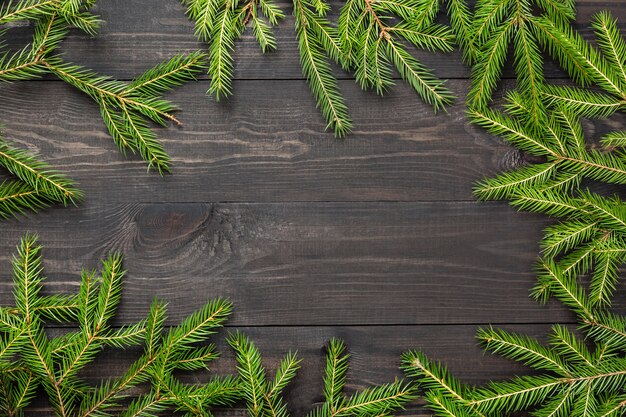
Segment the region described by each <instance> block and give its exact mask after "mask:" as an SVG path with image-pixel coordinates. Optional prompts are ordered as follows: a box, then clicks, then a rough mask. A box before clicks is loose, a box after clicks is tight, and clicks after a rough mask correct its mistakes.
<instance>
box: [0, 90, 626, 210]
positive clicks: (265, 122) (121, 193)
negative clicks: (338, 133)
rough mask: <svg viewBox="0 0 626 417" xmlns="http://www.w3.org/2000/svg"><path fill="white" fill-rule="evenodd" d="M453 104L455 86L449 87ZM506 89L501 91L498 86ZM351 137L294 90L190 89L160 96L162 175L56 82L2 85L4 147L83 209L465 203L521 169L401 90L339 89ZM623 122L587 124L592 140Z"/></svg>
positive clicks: (458, 118) (450, 117) (508, 153)
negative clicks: (27, 159)
mask: <svg viewBox="0 0 626 417" xmlns="http://www.w3.org/2000/svg"><path fill="white" fill-rule="evenodd" d="M451 85H452V87H453V90H455V91H456V92H457V94H458V95H459V96H460V97H463V96H464V95H465V92H466V91H467V88H468V82H467V81H466V80H457V81H454V82H452V83H451ZM507 85H509V86H510V85H511V84H510V83H508V84H507ZM341 86H342V88H344V92H345V94H346V97H347V101H348V103H349V104H350V107H351V113H352V116H353V118H354V120H355V125H356V130H355V132H354V133H353V134H352V135H350V136H349V137H348V138H346V139H343V140H337V139H334V138H333V136H332V134H331V133H323V130H324V122H323V121H322V118H321V116H320V114H319V112H318V111H317V109H316V108H315V103H314V101H313V99H312V98H311V96H310V94H309V92H308V88H307V86H306V83H305V82H304V81H299V80H292V81H272V82H267V81H239V82H236V83H235V88H236V90H238V93H237V94H236V96H235V97H233V98H232V99H231V100H230V101H228V102H226V103H223V104H217V103H215V102H214V101H212V100H210V99H208V98H206V97H205V96H204V94H203V91H201V89H199V88H198V85H196V84H190V85H187V86H185V87H184V88H182V89H180V90H177V91H176V92H175V93H173V94H171V95H170V96H169V97H170V98H171V99H172V100H173V101H174V102H175V103H177V104H178V105H179V106H180V107H181V108H182V109H183V110H182V111H181V112H180V114H179V117H180V119H181V120H182V122H183V126H182V127H171V128H169V129H163V128H158V133H159V136H160V138H161V139H162V141H163V143H164V145H165V147H166V149H167V151H168V152H169V153H170V154H171V156H172V159H173V175H166V176H165V177H160V176H159V175H157V174H154V173H151V174H147V173H146V164H145V163H144V162H143V161H141V160H140V159H139V158H138V157H137V156H133V155H130V156H128V157H124V156H123V155H121V154H120V153H119V151H118V149H117V148H116V146H115V144H114V143H113V141H112V139H111V138H110V136H109V135H108V133H107V132H106V129H105V126H104V123H103V122H102V120H101V117H100V114H99V111H98V108H97V106H96V105H95V104H94V103H93V102H92V101H91V100H90V99H89V98H88V97H86V96H84V95H82V94H81V93H79V92H77V91H75V90H74V89H72V88H71V87H69V86H67V85H64V84H63V83H60V82H43V83H42V82H24V83H17V84H13V85H8V86H3V87H2V94H3V100H2V101H0V112H1V113H2V115H3V116H2V121H3V123H5V125H6V126H5V129H4V131H5V134H6V136H7V138H8V139H9V140H10V141H12V142H14V143H15V144H16V145H17V146H21V147H28V148H29V149H31V150H32V151H33V152H37V153H39V154H40V155H41V156H42V158H43V159H44V160H47V161H48V162H50V163H51V164H52V165H53V166H54V167H55V168H57V169H61V170H63V171H65V172H67V173H68V175H69V176H70V177H72V178H74V179H76V180H77V181H78V182H79V184H80V186H81V188H82V189H83V190H84V191H85V192H86V195H87V199H88V201H89V202H91V203H92V204H101V205H103V206H106V205H108V204H111V203H122V202H216V201H236V202H249V201H263V202H272V201H283V202H289V201H443V200H452V201H458V200H467V201H473V196H472V186H473V183H474V182H475V181H477V180H479V179H481V178H483V177H484V176H487V175H493V174H495V173H497V172H500V171H503V170H508V169H512V168H515V167H517V166H519V165H520V164H523V163H524V162H525V157H524V155H523V154H522V153H520V152H518V151H516V150H514V149H513V148H511V147H509V146H507V145H505V144H504V143H503V142H502V141H501V139H500V138H497V137H494V136H491V135H489V134H487V133H485V131H484V130H482V129H480V128H476V127H473V126H468V123H467V119H466V118H465V114H464V111H465V109H464V106H463V105H462V103H457V105H455V106H454V107H452V108H451V109H450V110H449V113H440V114H437V115H433V113H432V109H431V108H430V106H427V105H425V104H423V103H422V102H421V101H420V100H419V98H418V97H417V96H416V95H415V94H414V93H413V92H412V91H411V90H410V89H409V88H408V87H407V86H405V85H398V86H397V88H396V89H394V91H393V92H391V93H390V94H389V95H388V96H387V97H384V98H380V97H377V96H375V95H373V94H370V93H364V92H361V91H359V90H358V88H357V87H356V86H355V85H354V84H353V83H351V82H350V81H344V82H342V83H341ZM624 120H626V116H624V115H620V116H616V117H615V118H613V119H611V120H609V121H603V122H598V121H594V122H590V123H588V124H587V132H588V133H589V135H590V137H596V138H598V137H599V136H600V135H601V134H603V133H606V132H608V131H609V130H611V129H619V126H620V125H622V126H623V121H624Z"/></svg>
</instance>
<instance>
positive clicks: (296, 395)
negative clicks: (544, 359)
mask: <svg viewBox="0 0 626 417" xmlns="http://www.w3.org/2000/svg"><path fill="white" fill-rule="evenodd" d="M476 329H477V328H476V326H473V325H470V326H397V327H389V326H366V327H358V326H356V327H261V328H259V327H248V328H245V327H244V328H241V327H234V328H227V329H225V330H224V331H221V332H219V333H218V334H217V335H215V336H214V337H213V338H212V340H213V341H214V342H215V343H216V344H217V349H218V351H219V352H222V354H223V355H222V357H221V358H220V359H218V360H217V361H215V362H214V365H213V366H212V367H211V370H210V372H196V373H192V374H189V373H187V374H181V380H182V381H184V382H185V383H202V382H203V381H206V380H208V378H210V377H211V376H212V375H229V374H234V369H235V362H234V358H233V354H232V351H231V350H230V348H229V347H228V346H227V345H226V344H225V343H224V336H225V335H226V334H227V332H231V331H236V330H239V331H242V332H244V333H245V334H247V335H248V336H249V337H250V338H251V339H252V340H254V342H255V343H256V345H257V346H258V347H259V349H260V350H261V352H262V354H263V357H264V364H265V365H266V366H267V368H268V369H269V370H270V372H269V375H270V376H273V373H274V371H275V369H276V367H277V365H278V362H279V361H280V359H281V358H282V357H283V356H284V355H286V354H287V352H289V351H296V350H297V352H298V355H299V357H300V358H302V360H303V362H302V369H301V370H300V371H299V372H298V375H297V376H296V378H295V379H294V381H293V382H292V383H291V385H290V386H289V387H288V389H287V391H286V393H287V396H286V399H287V401H288V404H289V409H290V411H291V413H292V415H294V416H304V415H306V413H307V412H308V411H310V410H311V408H313V407H314V406H315V405H316V404H319V403H320V402H321V401H323V397H322V377H323V366H324V355H325V353H324V346H325V345H326V343H327V342H328V340H330V338H332V337H337V338H341V339H343V340H344V341H345V342H346V345H347V347H348V350H349V352H350V354H351V366H350V372H349V374H348V384H347V386H346V391H345V392H346V393H348V394H350V393H353V392H355V391H356V390H361V389H364V388H366V387H368V386H370V385H372V384H382V383H386V382H391V381H393V380H394V378H396V377H398V378H402V377H403V374H402V373H401V372H400V370H399V369H398V366H399V364H400V356H401V355H402V353H403V352H406V351H408V350H410V349H417V350H421V351H423V352H425V353H426V354H427V355H429V357H430V358H431V359H433V360H438V361H441V362H443V363H445V364H446V365H447V366H448V367H449V369H450V370H451V372H452V373H453V374H454V375H455V376H457V377H459V378H461V380H462V381H464V382H466V383H470V384H481V383H485V382H488V381H489V380H501V379H506V378H510V377H512V376H513V375H522V374H526V373H528V369H527V368H525V367H522V366H520V365H519V364H517V363H514V362H512V361H509V360H504V359H502V358H501V357H497V356H493V355H491V354H484V353H483V351H482V350H481V349H480V348H479V347H478V346H477V344H476V341H475V339H474V334H475V332H476ZM506 329H507V330H510V331H515V332H520V333H523V334H527V335H529V336H532V337H539V338H540V339H544V338H545V334H546V333H547V332H549V326H547V325H516V326H506ZM140 354H141V350H140V349H138V348H131V349H128V350H126V351H120V350H113V349H107V350H105V351H104V352H102V354H100V355H99V357H98V359H97V361H96V362H95V363H94V364H93V365H92V366H89V367H87V368H85V370H84V371H83V372H82V376H83V377H84V378H85V379H86V380H87V381H88V382H89V383H90V384H96V383H97V382H98V381H100V380H102V379H103V378H107V377H110V376H116V375H120V374H121V373H122V372H123V371H124V370H125V369H126V368H127V367H128V366H129V365H130V364H131V363H132V361H133V360H134V359H135V358H137V357H138V356H139V355H140ZM422 404H423V403H422V401H421V400H418V401H415V402H414V403H412V404H410V406H409V407H408V409H407V412H406V414H405V413H403V414H402V415H407V416H426V415H430V414H429V413H428V412H427V411H426V410H425V409H424V408H423V406H422ZM43 406H44V404H43V403H42V404H40V407H41V408H39V410H40V412H39V413H33V415H41V414H44V411H43ZM244 413H245V411H244V409H243V407H240V406H239V407H235V409H232V410H227V411H226V412H220V413H218V414H219V415H233V416H234V415H237V416H242V417H243V415H244Z"/></svg>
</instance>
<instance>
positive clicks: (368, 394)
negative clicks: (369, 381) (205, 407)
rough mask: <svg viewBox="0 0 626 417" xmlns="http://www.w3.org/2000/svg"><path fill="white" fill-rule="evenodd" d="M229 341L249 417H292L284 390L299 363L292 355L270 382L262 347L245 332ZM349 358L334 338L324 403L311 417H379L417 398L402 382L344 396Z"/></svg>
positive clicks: (235, 335)
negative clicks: (255, 343)
mask: <svg viewBox="0 0 626 417" xmlns="http://www.w3.org/2000/svg"><path fill="white" fill-rule="evenodd" d="M228 342H229V344H230V346H231V347H232V348H233V349H234V351H235V355H236V358H237V363H238V370H239V374H240V379H241V389H242V391H243V395H244V398H245V400H246V404H247V406H248V415H249V416H250V417H288V416H289V413H288V410H287V405H286V404H285V402H284V400H283V398H282V391H283V390H284V388H285V387H286V386H287V384H288V383H289V381H291V379H292V378H293V377H294V376H295V374H296V371H297V369H298V368H299V360H298V359H297V357H296V355H295V354H292V353H289V354H288V355H287V356H286V357H285V358H284V359H283V360H282V361H281V364H280V366H279V368H278V370H277V372H276V376H275V377H274V379H273V380H269V379H268V378H267V375H266V371H265V368H264V367H263V363H262V357H261V354H260V352H259V350H258V348H257V347H256V346H255V345H254V343H253V342H252V341H250V339H248V338H247V337H246V336H245V335H243V334H241V333H236V334H233V335H231V336H230V337H229V339H228ZM348 365H349V355H348V354H347V353H346V347H345V344H344V343H343V342H342V341H341V340H338V339H331V340H330V341H329V342H328V345H327V349H326V368H325V374H324V403H323V404H322V405H320V406H318V407H317V408H315V409H314V410H312V411H311V412H309V414H308V417H339V416H341V417H349V416H355V417H357V416H358V417H377V416H390V415H393V414H394V413H396V412H398V411H400V410H403V409H404V406H405V405H406V404H407V403H409V402H410V401H412V400H414V399H415V387H413V386H412V385H410V384H406V383H404V382H402V381H397V380H396V381H395V382H392V383H389V384H382V385H379V386H375V387H371V388H367V389H365V390H362V391H359V392H357V393H355V394H353V395H351V396H347V395H346V394H344V392H343V390H344V386H345V384H346V375H347V372H348Z"/></svg>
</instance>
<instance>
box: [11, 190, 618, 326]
mask: <svg viewBox="0 0 626 417" xmlns="http://www.w3.org/2000/svg"><path fill="white" fill-rule="evenodd" d="M547 224H548V222H547V221H546V219H545V218H544V217H543V216H540V215H529V214H519V213H516V212H515V211H514V210H513V209H511V208H509V207H507V206H506V205H505V204H498V203H490V204H477V203H463V202H455V203H447V202H439V203H288V204H259V203H251V204H229V203H226V204H202V203H189V204H133V205H107V206H105V207H103V206H101V205H96V206H90V205H89V204H87V205H85V206H84V207H82V208H80V209H70V210H62V209H60V210H53V211H51V212H49V213H46V214H42V215H38V216H36V217H34V218H33V219H32V220H29V221H28V222H26V223H22V222H16V221H11V222H8V223H5V225H4V228H3V239H2V241H1V246H0V261H1V262H2V265H3V267H2V268H0V302H8V301H10V299H11V292H10V287H11V286H10V285H9V284H8V282H9V274H10V272H9V268H8V262H9V258H8V257H9V254H10V253H12V247H13V246H14V245H15V243H16V242H17V241H18V239H19V236H21V235H22V234H23V233H24V232H25V231H27V230H31V231H37V232H39V233H40V235H41V241H42V243H43V244H44V245H45V246H46V250H45V253H44V256H45V265H46V266H47V272H46V274H47V276H48V277H49V281H50V282H49V284H50V287H49V288H51V290H52V291H53V292H54V291H75V290H76V288H77V285H78V277H77V274H78V273H79V272H80V270H81V268H82V267H89V268H92V267H95V266H97V261H98V259H101V258H102V257H104V256H105V255H106V254H107V253H109V252H111V251H121V252H122V253H123V254H124V255H125V256H126V262H125V266H126V269H127V270H128V271H129V272H128V277H127V280H126V284H125V289H126V292H125V294H126V295H125V297H124V302H123V304H122V308H121V311H120V320H122V321H125V320H130V319H133V318H135V317H137V316H138V315H143V314H145V312H146V311H147V308H148V306H149V303H150V301H151V299H152V298H153V297H155V296H158V297H160V298H163V299H165V300H167V301H168V302H169V303H170V306H171V311H172V315H173V318H174V319H177V320H178V319H180V318H181V317H183V316H185V315H187V314H189V312H190V311H192V310H193V309H196V308H198V307H199V306H200V305H202V304H203V303H204V302H205V301H206V300H207V299H209V298H211V297H216V296H225V297H229V298H231V299H232V301H233V302H234V303H235V305H236V313H235V315H234V317H233V324H236V325H264V326H266V325H294V326H297V325H369V324H390V325H392V324H393V325H397V324H440V323H448V324H450V323H490V322H493V323H532V322H540V323H546V322H547V323H551V322H554V321H571V319H572V317H571V316H570V314H569V313H568V312H567V311H566V310H565V309H564V308H562V307H561V306H560V305H558V304H556V303H555V304H550V305H549V306H547V307H542V306H539V305H538V304H537V303H535V302H534V301H532V300H530V299H529V297H528V292H529V290H530V288H531V287H532V285H533V282H534V279H535V278H534V275H533V273H532V268H533V263H534V260H535V257H536V253H537V251H538V247H537V246H538V244H537V241H538V239H539V237H540V234H541V229H542V228H543V227H544V226H546V225H547ZM620 305H622V303H621V302H620V300H617V306H620Z"/></svg>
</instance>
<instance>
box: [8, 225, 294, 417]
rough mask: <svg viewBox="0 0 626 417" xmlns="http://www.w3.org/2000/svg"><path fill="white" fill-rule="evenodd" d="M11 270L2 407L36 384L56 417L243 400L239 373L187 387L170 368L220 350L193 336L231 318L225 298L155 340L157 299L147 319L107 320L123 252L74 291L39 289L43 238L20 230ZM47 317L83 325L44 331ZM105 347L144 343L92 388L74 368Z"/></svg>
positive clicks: (200, 408)
mask: <svg viewBox="0 0 626 417" xmlns="http://www.w3.org/2000/svg"><path fill="white" fill-rule="evenodd" d="M13 275H14V285H15V290H14V296H15V302H16V304H15V305H16V307H15V308H13V309H11V310H8V309H6V308H1V309H0V333H2V335H1V336H0V410H5V411H6V412H7V413H11V415H21V413H22V412H23V410H24V408H25V407H26V406H27V405H28V404H29V402H30V400H31V399H32V398H33V397H34V395H35V392H36V390H37V388H38V387H40V386H41V387H43V389H44V391H45V393H46V394H47V396H48V397H49V400H50V403H51V405H52V407H53V408H54V412H55V415H57V416H60V417H75V416H81V417H88V416H89V417H91V416H105V415H111V413H113V412H115V413H116V414H117V415H127V416H145V415H150V413H154V412H161V411H166V410H167V411H170V412H172V411H174V410H176V411H187V412H192V413H195V414H202V413H205V412H207V411H208V409H209V408H210V407H215V406H224V405H232V404H233V403H234V401H236V400H237V399H239V389H240V387H239V385H240V384H239V381H238V380H237V379H236V378H233V377H228V376H227V377H213V378H211V379H210V380H208V381H207V382H206V383H203V384H193V385H187V384H182V383H180V382H179V381H178V380H177V379H176V377H175V376H174V374H173V373H174V372H175V370H177V369H187V370H190V369H191V370H195V369H200V368H204V367H205V366H206V363H207V362H209V361H211V360H213V359H215V358H216V357H217V354H216V352H215V351H214V347H213V346H212V345H204V346H202V345H198V343H203V342H205V341H206V339H207V338H208V336H209V335H210V334H212V333H213V332H214V330H215V329H216V328H217V327H219V326H220V325H221V323H223V322H224V320H225V319H226V318H227V316H228V314H229V312H230V308H231V306H230V303H228V302H227V301H225V300H220V299H218V300H214V301H212V302H209V303H207V304H206V305H205V306H204V308H202V309H200V310H198V311H197V312H196V313H194V314H192V315H191V316H189V317H188V318H187V319H186V320H184V321H183V322H182V323H181V324H180V325H179V326H177V327H174V328H172V329H171V330H170V331H169V333H168V336H167V337H165V338H161V337H157V336H156V334H160V333H161V328H162V324H163V321H164V320H165V313H164V309H163V306H162V304H161V303H156V302H155V303H154V304H153V306H152V308H151V311H150V314H149V315H148V317H147V318H146V319H145V320H142V321H139V322H137V323H134V324H130V325H128V326H125V327H122V328H118V329H113V328H112V327H111V326H110V324H109V323H110V321H111V320H112V318H113V316H114V314H115V310H116V308H117V306H118V304H119V302H120V297H121V284H122V277H123V270H122V258H121V256H120V255H112V256H110V257H109V258H107V259H106V260H104V261H103V263H102V268H101V271H100V272H99V273H96V272H86V273H83V275H82V279H81V285H80V289H79V294H78V295H76V296H71V295H41V292H42V291H41V290H42V288H43V268H42V259H41V246H40V245H39V244H38V240H37V238H36V237H35V236H25V237H24V238H23V239H22V242H21V244H20V246H19V248H18V253H17V255H16V256H15V258H14V260H13ZM43 319H53V320H55V321H59V322H61V323H68V322H69V323H72V322H76V321H77V322H78V324H79V330H78V331H76V332H70V333H68V334H65V335H62V336H60V337H56V338H50V337H49V336H48V335H47V334H46V333H45V331H44V327H43V321H42V320H43ZM147 342H150V345H148V344H147ZM105 345H106V346H113V347H117V348H124V347H127V346H133V345H145V346H146V350H145V353H144V355H142V356H141V357H140V358H139V359H138V360H137V361H136V362H135V363H134V364H132V365H131V366H130V367H129V368H128V370H127V371H126V372H125V373H124V374H123V375H122V376H121V377H119V378H115V379H112V380H109V381H105V382H103V383H102V384H101V385H100V386H97V387H92V386H89V385H88V384H87V383H86V381H84V380H83V379H82V378H81V377H80V374H79V372H78V371H79V370H80V369H82V368H84V367H85V366H87V365H89V364H91V363H92V362H93V361H94V360H95V359H96V357H97V354H98V353H99V352H101V350H102V347H104V346H105ZM164 365H165V366H164ZM293 366H294V365H293V364H289V365H288V367H287V368H285V369H284V370H283V372H284V373H286V375H287V376H286V377H285V379H288V378H289V375H292V374H293V372H292V370H291V369H289V368H290V367H293ZM144 382H150V386H151V388H149V390H148V392H141V393H139V394H137V393H132V392H131V391H130V389H131V388H133V387H136V386H137V385H139V384H141V383H144ZM278 386H284V381H282V380H279V382H278ZM129 395H134V396H135V399H134V400H133V401H131V402H126V403H124V404H125V405H124V406H122V403H121V400H122V399H126V398H128V396H129ZM120 407H123V410H121V411H120ZM114 410H115V411H114Z"/></svg>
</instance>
